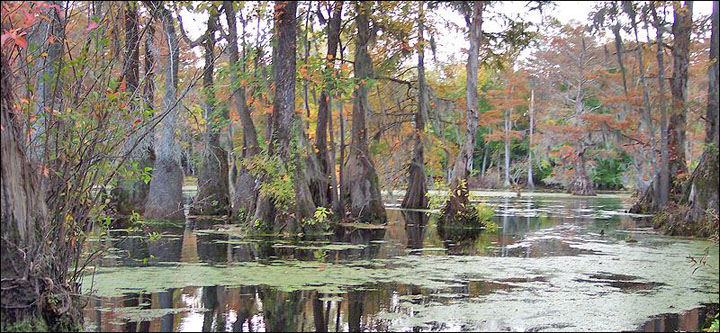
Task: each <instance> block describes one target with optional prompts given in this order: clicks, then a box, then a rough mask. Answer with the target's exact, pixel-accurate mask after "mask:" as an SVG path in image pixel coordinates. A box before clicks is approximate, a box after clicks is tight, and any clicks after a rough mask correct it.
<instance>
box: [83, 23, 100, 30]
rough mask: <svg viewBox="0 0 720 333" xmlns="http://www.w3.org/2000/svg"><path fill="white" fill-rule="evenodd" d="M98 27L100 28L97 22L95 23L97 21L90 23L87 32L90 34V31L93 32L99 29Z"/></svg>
mask: <svg viewBox="0 0 720 333" xmlns="http://www.w3.org/2000/svg"><path fill="white" fill-rule="evenodd" d="M97 27H98V24H97V22H95V21H90V23H88V26H87V29H85V32H88V31H90V30H93V29H95V28H97Z"/></svg>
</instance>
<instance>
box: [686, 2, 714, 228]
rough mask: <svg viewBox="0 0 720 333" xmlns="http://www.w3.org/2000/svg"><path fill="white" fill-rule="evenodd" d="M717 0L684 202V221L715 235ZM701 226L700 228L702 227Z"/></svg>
mask: <svg viewBox="0 0 720 333" xmlns="http://www.w3.org/2000/svg"><path fill="white" fill-rule="evenodd" d="M718 46H719V45H718V1H713V14H712V33H711V37H710V67H709V68H708V99H707V109H706V114H705V121H706V124H705V150H704V151H703V154H702V156H701V157H700V162H699V163H698V166H697V168H695V170H694V171H693V173H692V175H691V176H690V180H689V185H688V186H687V187H686V190H685V194H684V197H685V201H686V202H688V203H689V204H690V207H689V209H688V211H687V213H686V215H685V220H686V221H687V222H690V223H698V224H700V225H701V226H702V227H701V228H700V229H701V230H703V231H704V232H703V233H704V234H706V235H708V236H709V235H711V234H713V233H714V235H715V237H717V233H718V212H719V209H718V202H719V201H720V200H718V188H719V187H720V182H719V181H718V172H719V171H718V163H719V161H718V147H720V142H718V140H719V138H718V134H719V133H718V123H720V119H718V108H719V107H720V105H718V88H720V87H718ZM703 227H704V228H703Z"/></svg>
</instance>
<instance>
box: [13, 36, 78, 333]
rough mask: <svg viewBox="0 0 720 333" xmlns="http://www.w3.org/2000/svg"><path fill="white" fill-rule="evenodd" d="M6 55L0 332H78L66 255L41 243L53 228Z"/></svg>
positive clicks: (59, 244) (58, 242) (56, 245)
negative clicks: (17, 108)
mask: <svg viewBox="0 0 720 333" xmlns="http://www.w3.org/2000/svg"><path fill="white" fill-rule="evenodd" d="M3 31H4V29H3ZM5 56H6V55H5V53H3V54H2V60H1V61H2V64H1V66H0V68H1V69H2V73H1V75H2V87H3V89H2V92H1V94H2V95H1V96H0V99H1V101H0V124H1V125H2V130H1V131H0V139H1V140H2V145H1V146H0V157H1V158H2V164H0V191H1V192H2V193H1V195H0V209H1V211H0V224H1V225H2V242H1V243H0V252H1V253H2V257H1V261H0V269H1V270H2V283H1V286H2V293H1V294H0V310H2V312H1V315H0V324H1V325H0V326H1V329H2V331H12V330H21V331H40V330H48V329H49V330H53V331H68V330H74V331H77V330H79V329H80V328H81V327H82V315H81V313H80V311H79V309H78V303H77V298H76V297H75V296H73V294H75V293H77V292H78V289H79V288H78V287H77V285H76V284H73V286H71V285H69V284H68V281H67V280H66V275H67V269H68V267H64V269H63V267H62V265H63V263H66V262H67V261H68V260H67V259H68V258H67V257H66V256H68V255H71V252H61V253H62V254H64V255H65V256H64V257H62V258H57V257H56V251H62V250H58V248H60V249H63V248H64V247H63V246H62V245H63V244H64V243H63V242H64V240H63V239H60V240H53V241H52V242H51V241H48V240H47V239H46V237H47V236H48V230H50V229H53V228H54V227H53V226H52V225H51V223H50V222H51V220H50V219H49V218H48V209H47V206H46V204H45V195H44V191H43V188H42V185H41V172H40V170H41V168H40V165H39V163H37V162H31V160H29V159H28V158H27V156H28V154H27V153H26V150H25V146H24V145H22V143H21V142H20V141H18V139H19V138H22V137H23V136H22V134H21V128H20V124H18V123H17V121H16V120H17V119H19V116H18V115H16V114H14V112H13V110H14V96H13V91H12V87H13V84H12V82H11V76H12V74H11V73H12V69H11V68H10V65H9V64H8V63H7V59H6V57H5ZM51 66H52V64H51ZM55 229H57V228H55ZM52 244H54V246H51V245H52ZM58 266H59V267H58ZM58 268H60V269H58Z"/></svg>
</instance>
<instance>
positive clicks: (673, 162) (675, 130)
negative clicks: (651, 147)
mask: <svg viewBox="0 0 720 333" xmlns="http://www.w3.org/2000/svg"><path fill="white" fill-rule="evenodd" d="M692 8H693V5H692V1H686V2H685V5H684V6H683V5H681V4H680V2H679V1H675V2H673V14H674V17H675V21H674V22H673V25H672V33H673V36H675V38H674V40H675V42H674V43H673V48H672V55H673V75H672V79H671V80H670V91H671V92H672V113H671V115H670V122H669V123H668V146H669V152H670V182H671V185H670V187H671V192H676V190H673V189H677V186H676V185H677V184H679V183H678V182H677V180H678V175H680V174H683V173H686V172H687V165H686V164H685V126H686V125H685V118H686V113H687V105H686V104H687V82H688V65H689V54H690V33H691V32H692ZM673 183H674V184H673Z"/></svg>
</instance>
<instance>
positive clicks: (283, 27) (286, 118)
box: [254, 1, 315, 231]
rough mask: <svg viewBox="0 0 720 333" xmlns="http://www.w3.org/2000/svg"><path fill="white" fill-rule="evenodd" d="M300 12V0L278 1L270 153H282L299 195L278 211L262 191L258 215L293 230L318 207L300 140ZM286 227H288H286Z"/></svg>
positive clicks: (279, 227) (277, 226)
mask: <svg viewBox="0 0 720 333" xmlns="http://www.w3.org/2000/svg"><path fill="white" fill-rule="evenodd" d="M296 11H297V2H296V1H277V2H276V3H275V38H276V48H275V50H274V51H273V54H274V58H273V71H274V72H275V99H274V101H273V114H272V132H271V135H270V140H269V141H270V144H269V146H268V156H278V157H279V159H280V162H281V166H280V168H281V170H282V171H281V172H283V173H285V174H286V175H287V176H288V177H289V178H290V179H292V182H293V191H294V194H295V198H294V202H293V204H294V207H290V208H291V209H293V210H294V211H293V212H281V211H278V210H277V209H276V207H275V203H274V202H273V200H272V198H270V197H269V196H268V195H263V194H262V193H261V194H260V195H259V196H258V203H257V205H256V209H255V217H254V218H255V220H256V221H257V220H260V221H263V222H266V223H272V226H273V229H274V230H275V231H281V230H290V231H292V230H293V229H294V228H293V227H292V225H291V223H297V222H298V221H302V219H303V218H305V217H309V216H312V214H313V212H314V209H315V206H314V203H313V201H312V197H311V195H310V189H309V187H308V184H307V178H306V175H305V173H304V171H303V165H302V161H303V160H304V159H303V158H302V156H301V149H300V148H301V144H302V142H299V143H298V141H301V140H302V138H301V136H302V135H301V131H302V127H301V122H300V120H299V119H298V116H297V115H296V114H295V58H296V55H295V51H296V42H295V28H296V22H297V18H296V17H295V13H296ZM293 136H295V138H293ZM296 140H297V141H296ZM268 180H269V179H265V180H264V181H268ZM288 226H289V227H288ZM286 227H288V228H287V229H286Z"/></svg>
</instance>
